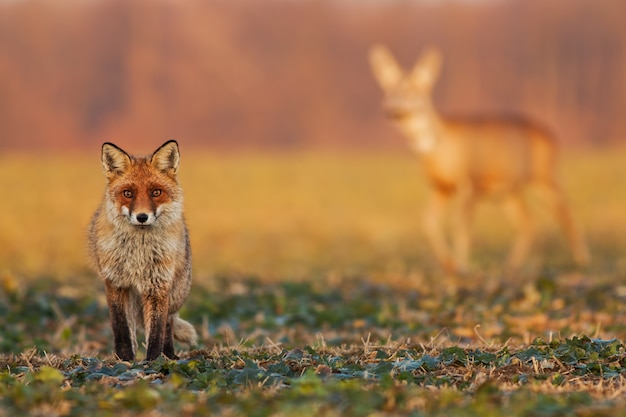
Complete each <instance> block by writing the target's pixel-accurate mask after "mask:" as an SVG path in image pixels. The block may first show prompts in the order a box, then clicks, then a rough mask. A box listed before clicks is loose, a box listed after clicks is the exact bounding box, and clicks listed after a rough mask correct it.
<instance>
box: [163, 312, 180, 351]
mask: <svg viewBox="0 0 626 417" xmlns="http://www.w3.org/2000/svg"><path fill="white" fill-rule="evenodd" d="M163 354H165V356H167V357H168V358H170V359H178V356H176V353H175V352H174V317H173V316H170V317H169V318H168V320H167V327H166V328H165V342H164V343H163Z"/></svg>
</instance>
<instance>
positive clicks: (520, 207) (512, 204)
mask: <svg viewBox="0 0 626 417" xmlns="http://www.w3.org/2000/svg"><path fill="white" fill-rule="evenodd" d="M503 208H504V211H505V213H506V214H507V216H508V217H509V219H510V220H511V222H512V224H513V227H514V228H515V241H514V243H513V247H512V248H511V252H510V254H509V258H508V261H507V264H508V266H509V267H511V268H519V267H520V266H522V264H523V263H524V261H525V260H526V258H527V256H528V252H529V251H530V247H531V245H532V241H533V237H534V234H535V231H534V225H533V222H532V219H531V218H530V214H529V212H528V207H527V206H526V203H525V202H524V199H523V198H522V196H521V195H520V194H519V193H512V194H510V195H509V196H507V197H506V198H505V200H504V202H503Z"/></svg>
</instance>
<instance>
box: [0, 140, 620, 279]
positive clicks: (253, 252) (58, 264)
mask: <svg viewBox="0 0 626 417" xmlns="http://www.w3.org/2000/svg"><path fill="white" fill-rule="evenodd" d="M182 152H183V161H182V166H181V182H182V184H183V187H184V190H185V195H186V202H185V207H186V215H187V220H188V224H189V226H190V229H191V234H192V245H193V250H194V258H195V259H194V262H195V268H196V276H197V277H199V278H198V279H199V280H205V279H207V278H209V277H211V276H214V275H216V274H223V273H227V274H231V273H239V274H243V275H249V274H252V275H255V276H259V277H262V278H263V279H301V278H310V277H315V276H319V275H320V274H323V275H328V274H338V275H341V276H354V275H359V274H365V275H367V276H370V277H382V278H384V279H386V280H388V279H392V278H393V276H403V277H404V276H406V275H407V274H418V275H420V274H422V275H423V274H425V273H426V274H431V273H434V274H437V269H436V267H435V266H434V264H433V262H432V260H431V259H430V253H429V251H428V249H427V248H426V247H425V242H424V237H423V235H422V232H421V230H420V217H419V216H420V212H421V206H422V204H423V202H424V199H425V197H426V195H425V192H426V189H425V181H424V179H423V177H422V176H421V171H420V168H419V164H418V163H417V162H416V161H415V160H414V158H413V157H412V156H410V155H408V154H384V153H383V154H376V155H375V154H367V153H361V154H348V153H345V152H344V153H337V154H332V153H300V154H278V155H276V154H274V155H260V154H254V155H249V154H237V155H226V156H224V155H216V154H209V153H206V154H193V153H191V152H190V153H185V149H184V147H183V148H182ZM625 157H626V151H624V150H615V149H611V150H598V151H593V152H592V151H585V152H583V151H576V152H568V153H566V155H565V158H563V161H562V162H563V163H562V166H561V171H562V178H563V180H564V182H565V184H566V188H567V190H568V191H569V193H570V197H571V201H572V204H573V206H574V209H575V212H576V214H577V216H578V217H579V219H581V221H582V222H583V224H584V225H585V228H586V229H587V232H588V236H589V240H590V243H591V246H592V251H593V254H594V256H595V263H594V266H592V270H593V268H596V271H597V272H598V273H599V274H601V273H605V272H606V271H607V270H610V269H617V270H621V271H624V270H626V264H625V263H624V262H625V261H624V258H623V257H622V256H621V253H623V252H624V248H625V239H624V237H623V236H626V233H625V232H626V226H625V225H624V214H623V207H624V206H625V204H626V190H625V189H624V187H622V186H621V185H620V181H621V178H624V177H625V174H626V165H625V164H624V163H623V160H624V158H625ZM104 185H105V180H104V178H103V176H102V174H101V169H100V165H99V157H98V155H84V156H77V155H74V156H32V155H14V156H10V155H5V156H2V157H0V187H1V189H2V190H3V193H4V195H5V198H4V199H3V203H2V204H1V205H0V247H2V251H1V252H0V265H1V270H0V271H2V273H5V274H11V275H15V276H18V277H20V278H27V279H40V278H48V277H52V278H61V279H71V280H82V279H84V277H85V276H87V277H88V279H91V273H90V272H88V273H86V271H89V270H88V267H87V262H86V256H85V249H84V241H85V229H86V226H87V224H88V222H89V218H90V216H91V213H92V212H93V210H94V209H95V207H96V206H97V204H98V202H99V199H100V197H101V195H102V191H103V189H104ZM535 206H536V207H534V208H535V209H536V210H537V211H538V212H539V214H540V216H541V223H542V224H541V229H540V230H541V235H540V239H541V240H540V241H539V242H538V244H537V247H536V248H535V251H534V257H533V259H532V261H531V262H530V263H529V265H531V267H535V268H537V267H539V265H543V266H546V265H548V266H550V265H553V266H555V267H560V266H562V265H566V264H567V263H568V262H569V254H568V253H567V249H566V248H565V245H564V242H563V239H562V236H561V235H560V234H559V233H558V231H557V230H556V228H555V227H554V226H553V225H552V223H551V219H550V217H549V216H548V215H547V213H543V212H541V208H540V206H539V205H535ZM510 233H511V230H510V227H509V225H508V223H507V222H506V220H505V219H502V218H500V211H499V210H498V209H497V207H496V205H495V204H485V205H484V206H483V207H481V208H480V209H479V211H478V215H477V220H476V225H475V235H476V242H477V243H476V245H475V254H474V260H475V262H476V269H477V270H478V271H481V270H495V269H497V268H498V267H499V265H500V262H501V260H502V259H504V256H505V254H506V251H507V248H508V245H509V243H510V237H511V236H510Z"/></svg>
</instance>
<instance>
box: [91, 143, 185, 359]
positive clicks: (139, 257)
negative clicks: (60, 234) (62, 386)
mask: <svg viewBox="0 0 626 417" xmlns="http://www.w3.org/2000/svg"><path fill="white" fill-rule="evenodd" d="M179 160H180V156H179V151H178V144H177V143H176V142H175V141H168V142H166V143H165V144H163V145H162V146H161V147H160V148H159V149H157V150H156V151H155V152H154V153H153V154H152V155H151V156H150V157H135V156H132V155H128V154H127V153H126V152H124V151H123V150H122V149H120V148H118V147H117V146H115V145H113V144H111V143H105V144H104V145H103V146H102V165H103V168H104V174H105V176H106V177H107V179H108V184H107V187H106V189H105V193H104V198H103V201H102V203H101V205H100V207H99V208H98V210H97V211H96V213H95V214H94V216H93V218H92V220H91V224H90V226H89V237H88V240H89V252H90V257H91V260H92V262H93V264H94V266H95V269H96V270H97V272H98V275H99V276H100V277H101V278H102V279H103V280H104V282H105V289H106V296H107V302H108V304H109V310H110V312H111V325H112V327H113V334H114V339H115V352H116V354H117V355H118V357H120V358H121V359H123V360H133V359H134V358H135V354H136V350H137V339H136V330H137V327H144V328H145V331H146V340H147V353H146V359H148V360H153V359H155V358H156V357H158V356H159V355H160V354H161V353H164V354H165V355H166V356H168V357H170V358H174V357H175V354H174V345H173V339H174V338H175V339H177V340H179V341H181V342H184V343H187V344H195V343H196V340H197V335H196V332H195V330H194V329H193V327H192V326H191V325H189V323H187V322H185V321H183V320H181V319H180V318H179V317H178V313H177V312H178V310H179V309H180V308H181V306H182V304H183V302H184V301H185V299H186V298H187V295H188V293H189V289H190V286H191V248H190V245H189V234H188V231H187V226H186V224H185V220H184V218H183V211H182V200H183V197H182V190H181V187H180V185H179V184H178V182H177V179H176V171H177V169H178V164H179Z"/></svg>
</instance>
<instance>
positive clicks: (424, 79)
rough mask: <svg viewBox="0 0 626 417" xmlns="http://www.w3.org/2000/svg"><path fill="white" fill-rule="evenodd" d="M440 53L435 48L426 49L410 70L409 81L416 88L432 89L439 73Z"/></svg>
mask: <svg viewBox="0 0 626 417" xmlns="http://www.w3.org/2000/svg"><path fill="white" fill-rule="evenodd" d="M441 61H442V57H441V52H440V51H439V49H437V48H435V47H432V46H431V47H429V48H427V49H426V50H425V51H424V52H423V53H422V55H421V56H420V57H419V58H418V60H417V62H416V63H415V65H414V66H413V69H412V70H411V80H412V81H413V83H414V84H415V85H417V86H418V87H426V88H432V86H433V85H434V84H435V81H437V79H438V78H439V73H440V71H441Z"/></svg>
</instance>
